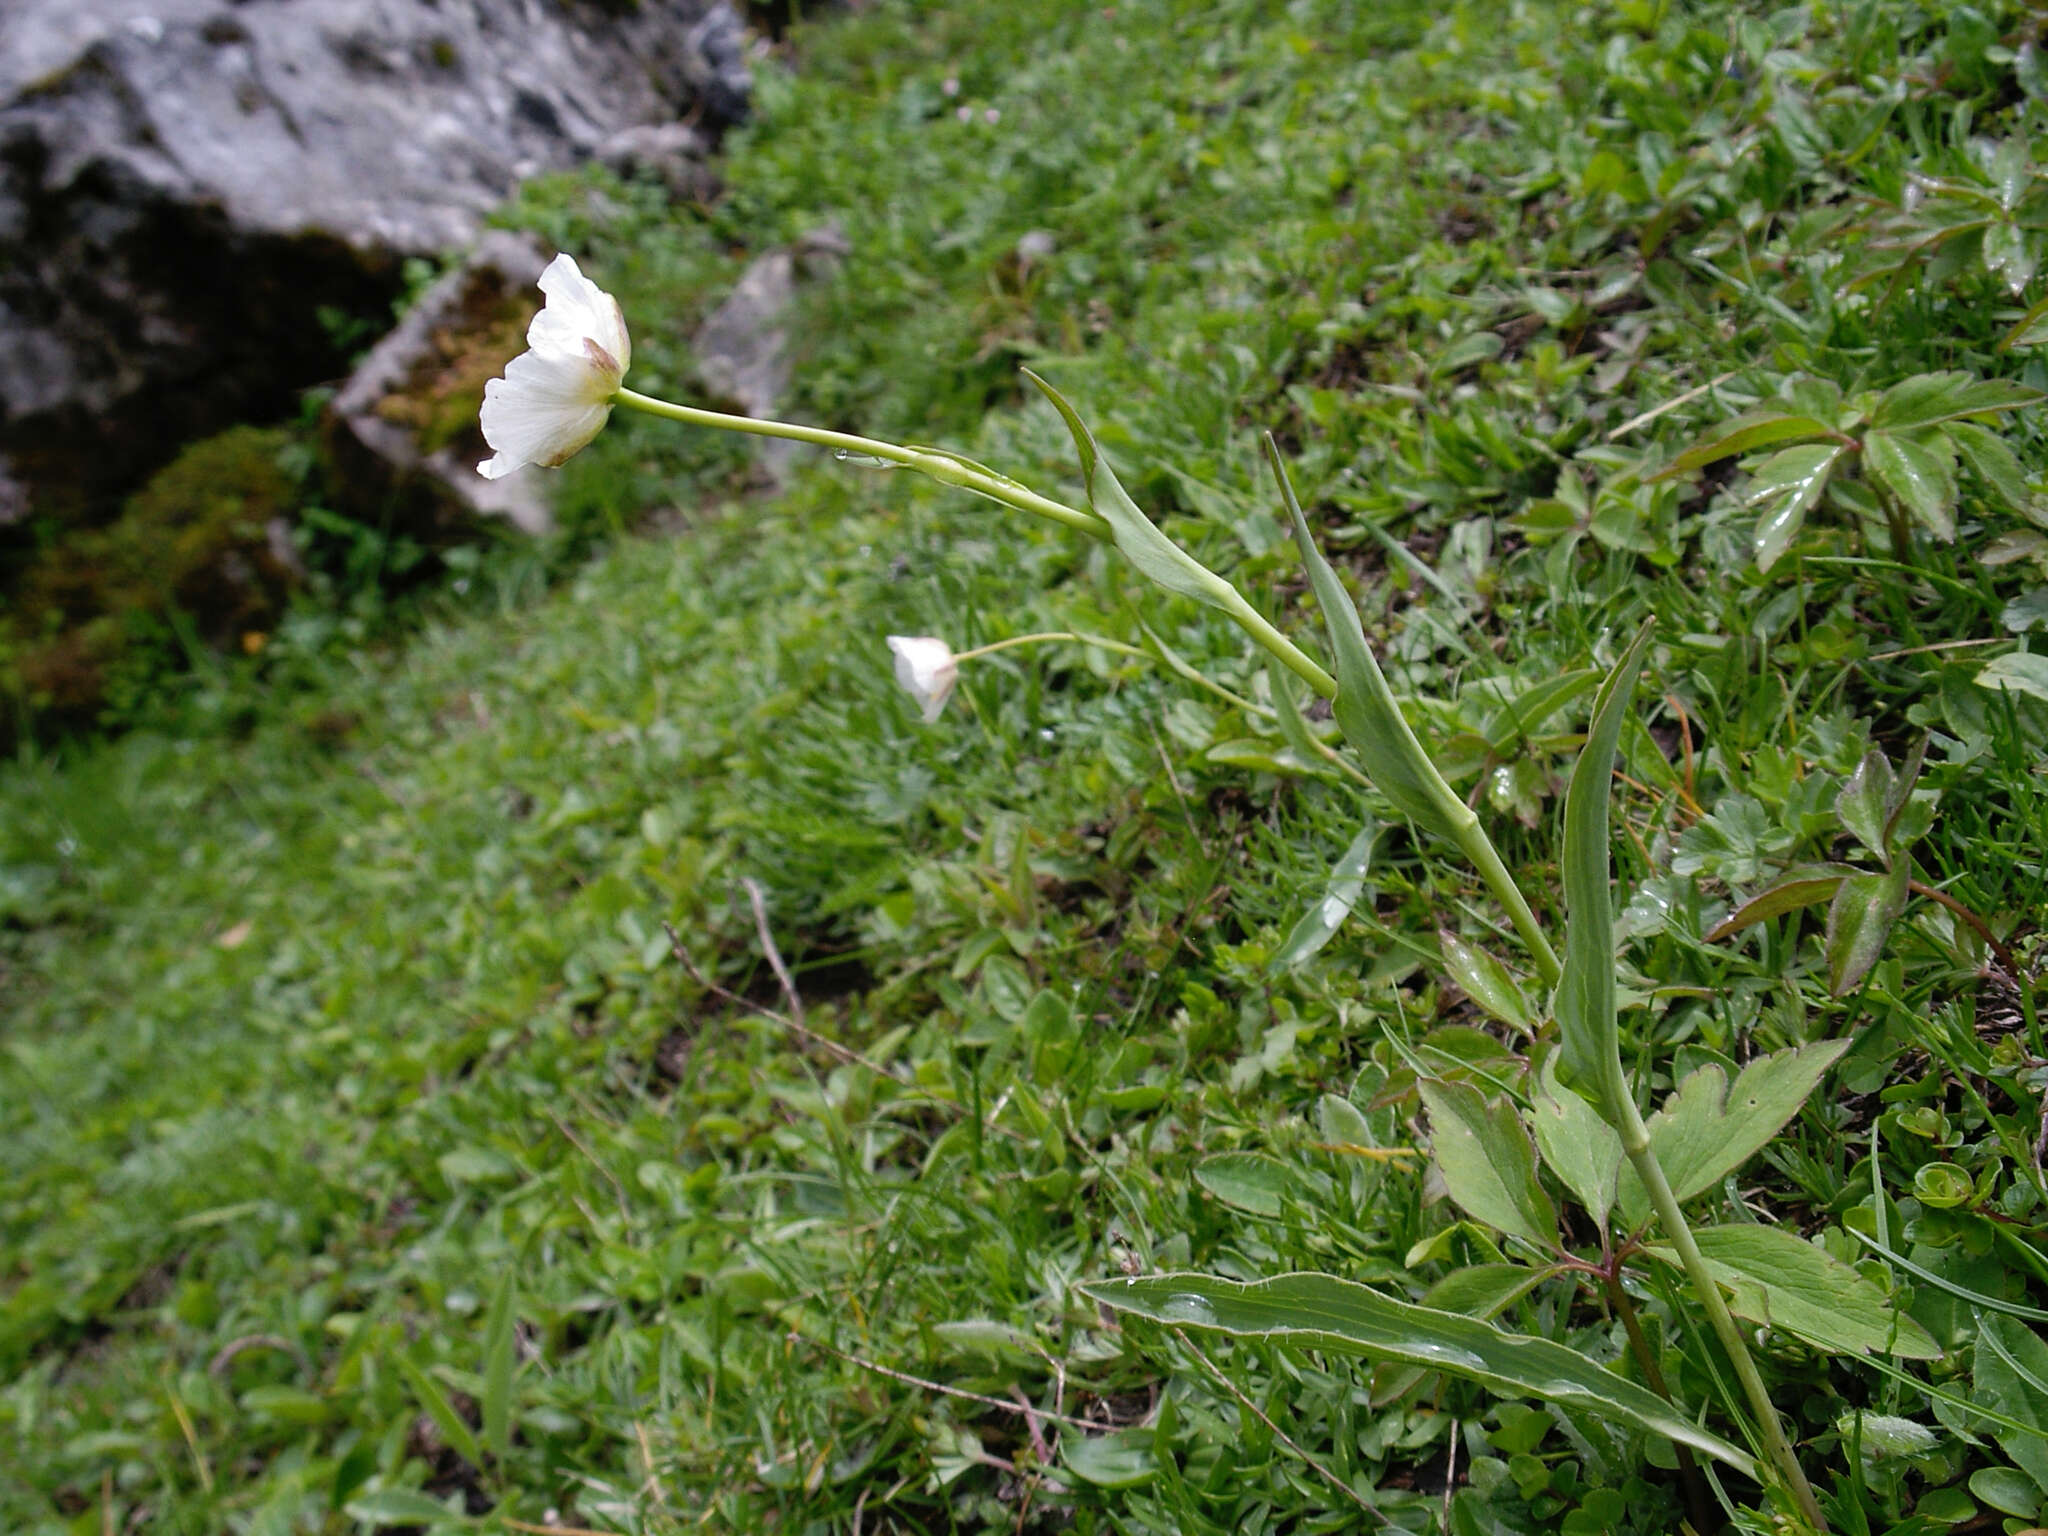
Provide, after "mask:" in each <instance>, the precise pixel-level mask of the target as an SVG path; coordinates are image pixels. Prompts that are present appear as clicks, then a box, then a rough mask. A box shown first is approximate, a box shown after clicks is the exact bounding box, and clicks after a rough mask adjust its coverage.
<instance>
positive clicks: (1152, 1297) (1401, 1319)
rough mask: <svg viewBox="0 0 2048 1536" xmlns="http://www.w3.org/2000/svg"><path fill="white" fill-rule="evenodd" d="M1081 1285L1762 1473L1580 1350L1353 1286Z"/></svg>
mask: <svg viewBox="0 0 2048 1536" xmlns="http://www.w3.org/2000/svg"><path fill="white" fill-rule="evenodd" d="M1080 1289H1081V1290H1082V1291H1083V1292H1084V1293H1085V1294H1086V1295H1088V1296H1089V1297H1091V1298H1092V1299H1094V1300H1096V1301H1099V1302H1101V1303H1102V1304H1103V1305H1104V1306H1106V1307H1110V1308H1113V1309H1115V1310H1116V1311H1119V1312H1130V1313H1135V1314H1136V1315H1138V1316H1140V1317H1146V1318H1150V1319H1151V1320H1153V1321H1154V1322H1158V1323H1164V1324H1167V1325H1169V1326H1173V1327H1180V1328H1213V1329H1217V1330H1219V1331H1221V1332H1224V1333H1230V1334H1236V1335H1238V1336H1240V1337H1250V1338H1282V1339H1292V1340H1295V1341H1297V1342H1299V1343H1302V1344H1308V1345H1313V1346H1316V1347H1318V1348H1322V1349H1331V1350H1339V1351H1343V1352H1345V1353H1350V1354H1360V1355H1365V1356H1367V1357H1368V1358H1371V1359H1376V1360H1398V1361H1401V1362H1403V1363H1405V1364H1408V1365H1414V1366H1420V1367H1421V1368H1422V1369H1424V1370H1432V1371H1442V1372H1444V1373H1445V1374H1446V1375H1449V1376H1456V1377H1459V1378H1461V1379H1463V1380H1466V1381H1474V1382H1477V1383H1479V1384H1480V1385H1481V1386H1483V1387H1486V1388H1488V1389H1489V1390H1491V1391H1493V1392H1496V1393H1498V1394H1499V1395H1501V1396H1503V1397H1536V1398H1542V1399H1543V1400H1545V1401H1547V1402H1554V1403H1560V1404H1563V1405H1564V1406H1566V1407H1570V1408H1581V1409H1584V1410H1586V1411H1587V1412H1589V1413H1594V1414H1600V1415H1603V1416H1605V1417H1607V1418H1613V1419H1619V1420H1621V1421H1622V1422H1623V1423H1626V1424H1631V1425H1634V1426H1635V1427H1637V1428H1639V1429H1646V1430H1650V1431H1651V1432H1653V1433H1655V1434H1660V1435H1664V1436H1666V1437H1667V1438H1669V1439H1672V1440H1675V1441H1677V1442H1678V1443H1679V1444H1681V1445H1685V1446H1690V1447H1691V1448H1692V1449H1693V1450H1696V1451H1698V1452H1700V1453H1701V1454H1702V1455H1705V1456H1712V1457H1714V1458H1715V1459H1716V1460H1718V1461H1721V1462H1723V1463H1725V1464H1726V1465H1728V1466H1731V1467H1734V1468H1736V1469H1737V1470H1738V1471H1740V1472H1742V1473H1743V1474H1744V1475H1745V1476H1752V1477H1753V1476H1755V1475H1756V1473H1755V1468H1756V1464H1755V1462H1754V1461H1752V1460H1751V1458H1750V1456H1749V1455H1748V1453H1747V1452H1745V1451H1743V1450H1741V1449H1739V1448H1738V1447H1736V1446H1733V1445H1730V1444H1729V1443H1728V1442H1727V1441H1726V1440H1723V1439H1722V1438H1721V1437H1720V1436H1718V1435H1714V1434H1710V1433H1708V1432H1707V1431H1706V1430H1703V1429H1701V1428H1700V1427H1699V1426H1698V1425H1696V1424H1694V1423H1693V1421H1692V1417H1691V1415H1690V1414H1688V1413H1686V1412H1685V1411H1684V1410H1683V1409H1681V1408H1676V1407H1673V1406H1672V1405H1671V1404H1670V1403H1667V1402H1665V1401H1664V1399H1662V1398H1661V1397H1659V1396H1657V1394H1656V1393H1654V1392H1652V1391H1650V1390H1649V1389H1648V1388H1647V1387H1640V1386H1637V1385H1636V1384H1635V1383H1634V1382H1632V1381H1629V1380H1627V1379H1626V1378H1625V1377H1621V1376H1617V1375H1616V1374H1614V1373H1613V1372H1612V1371H1610V1370H1608V1369H1607V1368H1606V1367H1604V1366H1601V1365H1598V1364H1596V1363H1595V1362H1594V1361H1592V1360H1590V1359H1588V1358H1587V1357H1586V1356H1584V1355H1582V1354H1580V1353H1579V1352H1578V1351H1577V1350H1575V1349H1572V1348H1570V1347H1568V1346H1566V1345H1563V1344H1559V1343H1556V1342H1554V1341H1553V1340H1550V1339H1544V1338H1534V1337H1529V1336H1525V1335H1520V1334H1512V1333H1502V1332H1500V1331H1499V1330H1498V1329H1495V1328H1493V1327H1491V1326H1489V1325H1488V1324H1486V1323H1482V1322H1479V1321H1477V1320H1476V1319H1474V1318H1470V1317H1460V1316H1458V1315H1457V1314H1455V1313H1452V1312H1440V1311H1437V1310H1436V1309H1435V1308H1432V1307H1419V1306H1416V1305H1415V1304H1414V1303H1412V1302H1407V1301H1397V1300H1395V1299H1394V1298H1392V1297H1390V1296H1383V1295H1381V1294H1380V1293H1379V1292H1378V1291H1375V1290H1372V1289H1371V1288H1370V1287H1368V1286H1363V1285H1360V1284H1358V1283H1357V1282H1356V1281H1353V1280H1340V1279H1338V1278H1337V1277H1336V1276H1334V1275H1317V1274H1295V1275H1280V1276H1277V1277H1275V1278H1273V1279H1270V1280H1259V1281H1254V1282H1251V1283H1249V1284H1246V1283H1243V1282H1240V1281H1235V1280H1219V1279H1216V1278H1214V1277H1212V1276H1209V1275H1146V1276H1143V1277H1134V1278H1130V1279H1110V1280H1096V1281H1092V1282H1090V1283H1088V1284H1086V1285H1083V1286H1082V1287H1080Z"/></svg>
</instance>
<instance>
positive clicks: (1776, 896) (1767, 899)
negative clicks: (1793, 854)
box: [1707, 864, 1862, 944]
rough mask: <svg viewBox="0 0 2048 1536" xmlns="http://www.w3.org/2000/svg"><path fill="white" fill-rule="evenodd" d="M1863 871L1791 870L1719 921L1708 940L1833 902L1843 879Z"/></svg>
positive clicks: (1847, 867) (1845, 867) (1831, 867)
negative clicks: (1788, 913)
mask: <svg viewBox="0 0 2048 1536" xmlns="http://www.w3.org/2000/svg"><path fill="white" fill-rule="evenodd" d="M1860 873H1862V871H1860V870H1859V869H1857V868H1856V866H1855V865H1853V864H1809V865H1805V866H1802V867H1801V868H1799V869H1794V870H1788V871H1787V872H1786V874H1785V876H1784V878H1783V879H1781V880H1779V881H1778V883H1777V884H1775V885H1773V886H1772V887H1770V889H1768V890H1764V891H1759V892H1757V894H1756V895H1754V896H1752V897H1750V898H1749V900H1747V901H1745V902H1744V903H1743V904H1742V905H1741V906H1739V907H1737V908H1736V909H1735V910H1734V911H1733V912H1731V913H1729V914H1728V915H1727V916H1726V917H1724V918H1722V919H1721V921H1720V922H1718V923H1716V924H1715V925H1714V931H1713V932H1712V933H1709V934H1708V935H1707V942H1708V943H1709V944H1718V943H1720V942H1721V940H1723V939H1725V938H1727V937H1728V936H1729V935H1730V934H1734V933H1740V932H1742V930H1743V929H1745V928H1748V927H1750V926H1751V925H1753V924H1755V923H1761V922H1763V921H1765V920H1766V919H1769V918H1773V917H1781V916H1783V915H1784V914H1785V913H1787V912H1793V911H1797V910H1798V909H1799V908H1800V907H1816V906H1819V905H1820V904H1821V903H1822V902H1824V901H1832V900H1834V897H1835V892H1836V891H1838V890H1840V889H1841V888H1842V882H1843V881H1844V880H1846V879H1848V878H1849V877H1850V876H1851V875H1855V874H1860Z"/></svg>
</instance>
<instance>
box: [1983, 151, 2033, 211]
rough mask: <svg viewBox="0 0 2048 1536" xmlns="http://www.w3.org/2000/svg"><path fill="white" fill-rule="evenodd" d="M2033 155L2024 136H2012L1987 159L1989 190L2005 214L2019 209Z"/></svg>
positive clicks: (2024, 193)
mask: <svg viewBox="0 0 2048 1536" xmlns="http://www.w3.org/2000/svg"><path fill="white" fill-rule="evenodd" d="M2033 172H2034V152H2033V146H2032V145H2031V144H2029V143H2028V141H2027V137H2026V135H2025V134H2020V133H2016V134H2014V135H2012V137H2010V138H2008V139H2005V140H2004V141H2002V142H2001V143H2000V144H1999V146H1998V148H1997V150H1996V151H1995V152H1994V153H1993V154H1992V156H1991V187H1992V190H1993V191H1994V192H1995V193H1996V194H1997V195H1998V206H1999V207H2000V208H2002V209H2004V210H2005V211H2006V212H2007V213H2011V212H2012V211H2013V209H2015V208H2017V207H2019V205H2020V199H2021V198H2022V197H2024V196H2026V192H2027V183H2028V182H2029V181H2031V180H2032V179H2033Z"/></svg>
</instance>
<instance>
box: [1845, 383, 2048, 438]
mask: <svg viewBox="0 0 2048 1536" xmlns="http://www.w3.org/2000/svg"><path fill="white" fill-rule="evenodd" d="M2041 398H2042V396H2041V391H2040V390H2038V389H2032V388H2029V387H2028V386H2027V385H2025V384H2014V383H2012V382H2010V381H2009V380H2006V379H1980V378H1978V377H1977V376H1976V375H1975V374H1972V373H1960V372H1951V373H1922V374H1916V375H1914V376H1913V377H1912V378H1910V379H1901V380H1900V381H1899V382H1898V383H1896V384H1894V385H1893V386H1892V387H1891V388H1890V389H1888V390H1886V391H1885V392H1884V393H1883V394H1882V395H1881V396H1879V397H1878V402H1877V408H1876V409H1875V410H1873V411H1872V412H1871V413H1870V425H1871V426H1872V428H1874V429H1875V430H1877V431H1879V432H1907V431H1911V430H1913V429H1914V428H1917V427H1931V426H1933V425H1934V424H1935V423H1936V422H1938V421H1954V420H1955V419H1956V418H1958V417H1960V416H1984V415H1989V414H1991V413H1992V412H1995V411H2016V410H2019V409H2020V408H2021V407H2022V406H2028V405H2032V404H2034V403H2035V402H2036V401H2038V400H2039V399H2041Z"/></svg>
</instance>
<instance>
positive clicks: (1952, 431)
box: [1942, 421, 2048, 526]
mask: <svg viewBox="0 0 2048 1536" xmlns="http://www.w3.org/2000/svg"><path fill="white" fill-rule="evenodd" d="M1942 430H1943V431H1945V432H1947V433H1948V439H1949V441H1950V442H1952V443H1954V444H1955V446H1956V451H1957V452H1959V453H1960V454H1961V455H1962V456H1963V462H1964V463H1965V464H1967V465H1969V466H1970V470H1971V472H1972V473H1973V474H1975V475H1976V477H1977V478H1978V479H1979V480H1981V481H1983V482H1984V484H1985V485H1986V486H1987V487H1989V488H1990V490H1991V492H1992V494H1993V495H1995V496H1996V497H1997V498H1998V499H1999V500H2000V501H2002V502H2004V503H2005V504H2006V506H2008V507H2010V508H2011V509H2012V510H2013V511H2015V512H2017V513H2019V514H2020V516H2022V517H2024V518H2027V519H2029V520H2031V521H2033V522H2036V523H2041V524H2042V525H2043V526H2048V511H2044V509H2043V506H2042V499H2041V498H2040V497H2039V496H2037V495H2035V494H2034V492H2033V490H2032V489H2031V488H2030V487H2029V486H2028V485H2027V474H2026V471H2025V470H2024V469H2022V468H2021V467H2020V461H2019V459H2018V458H2017V457H2015V456H2014V454H2013V451H2012V449H2011V448H2009V447H2007V446H2006V442H2005V439H2004V438H2002V437H2000V436H1999V435H1998V434H1997V433H1996V432H1993V431H1992V430H1991V429H1990V428H1989V427H1982V426H1979V425H1978V424H1977V423H1976V422H1974V421H1956V422H1951V423H1949V425H1948V426H1946V427H1945V428H1943V429H1942Z"/></svg>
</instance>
